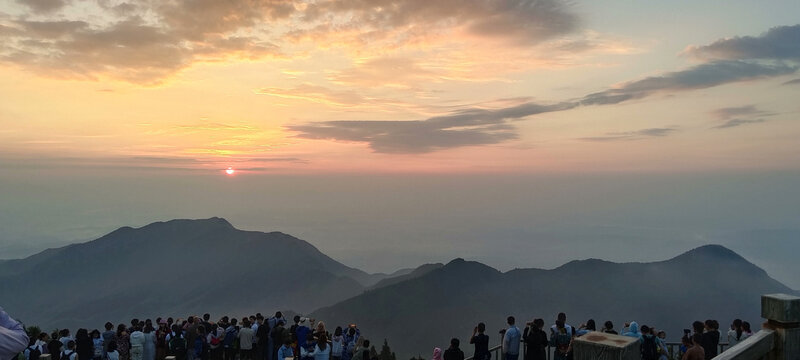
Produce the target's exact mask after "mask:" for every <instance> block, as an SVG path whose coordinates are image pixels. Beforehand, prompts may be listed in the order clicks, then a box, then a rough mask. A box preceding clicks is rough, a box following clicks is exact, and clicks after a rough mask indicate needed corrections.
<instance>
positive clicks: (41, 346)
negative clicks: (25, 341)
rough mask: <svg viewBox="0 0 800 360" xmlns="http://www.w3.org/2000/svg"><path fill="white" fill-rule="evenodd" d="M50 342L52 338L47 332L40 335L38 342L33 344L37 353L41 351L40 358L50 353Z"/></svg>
mask: <svg viewBox="0 0 800 360" xmlns="http://www.w3.org/2000/svg"><path fill="white" fill-rule="evenodd" d="M49 341H50V336H49V335H47V333H46V332H44V331H42V332H40V333H39V336H38V337H37V339H36V342H35V343H33V346H34V347H35V348H36V350H37V351H39V355H40V356H41V354H47V353H48V348H47V343H48V342H49Z"/></svg>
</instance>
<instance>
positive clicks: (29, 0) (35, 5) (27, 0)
mask: <svg viewBox="0 0 800 360" xmlns="http://www.w3.org/2000/svg"><path fill="white" fill-rule="evenodd" d="M17 3H19V4H22V5H25V6H27V7H29V8H30V9H31V10H33V11H34V12H36V13H51V12H54V11H56V10H59V9H61V8H62V7H64V6H65V5H66V4H67V2H66V1H65V0H17Z"/></svg>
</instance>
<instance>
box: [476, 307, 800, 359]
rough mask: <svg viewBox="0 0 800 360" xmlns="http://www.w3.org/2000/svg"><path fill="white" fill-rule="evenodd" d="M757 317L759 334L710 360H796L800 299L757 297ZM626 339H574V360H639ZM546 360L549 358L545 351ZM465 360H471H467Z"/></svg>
mask: <svg viewBox="0 0 800 360" xmlns="http://www.w3.org/2000/svg"><path fill="white" fill-rule="evenodd" d="M761 317H762V318H764V319H767V321H766V322H764V324H763V325H762V328H761V330H760V331H758V332H756V333H755V334H753V335H752V336H750V337H749V338H747V339H745V340H743V341H742V342H740V343H738V344H736V345H734V346H732V347H728V344H727V343H720V344H719V355H717V356H716V357H714V360H761V359H763V360H800V297H797V296H792V295H786V294H769V295H762V296H761ZM630 339H631V338H629V337H623V336H619V335H610V334H605V333H600V332H597V333H596V334H595V333H590V334H587V335H584V336H582V337H579V338H575V340H574V341H573V352H574V359H575V360H594V359H597V360H612V359H613V360H629V359H630V360H639V359H641V343H640V342H639V341H636V340H630ZM680 345H681V344H680V343H674V342H671V343H667V346H668V348H669V358H670V359H673V360H680V358H681V357H680V355H681V354H680V353H679V347H680ZM524 349H525V346H524V344H522V346H521V354H520V360H522V359H524ZM489 351H490V352H492V358H493V359H498V360H502V359H503V357H502V348H501V346H500V345H497V346H495V347H493V348H491V349H489ZM547 358H548V359H552V358H553V348H552V347H549V348H548V351H547ZM465 360H473V359H472V357H468V358H467V359H465Z"/></svg>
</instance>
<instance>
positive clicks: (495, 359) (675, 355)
mask: <svg viewBox="0 0 800 360" xmlns="http://www.w3.org/2000/svg"><path fill="white" fill-rule="evenodd" d="M681 345H682V344H681V343H679V342H667V351H668V352H669V355H667V356H668V358H669V359H670V360H680V359H681V356H682V355H683V354H682V353H681V351H680V347H681ZM728 345H729V344H728V343H719V353H718V354H722V353H723V352H724V351H725V349H726V348H728ZM520 348H521V350H522V351H521V352H520V354H519V355H520V358H519V360H524V359H525V354H526V353H527V346H525V343H524V342H520ZM554 351H555V347H552V346H550V345H547V351H546V353H547V360H550V359H552V358H553V352H554ZM489 353H490V354H492V360H504V359H503V346H502V345H495V346H493V347H491V348H489ZM464 360H475V359H474V358H473V357H472V356H469V357H467V358H465V359H464Z"/></svg>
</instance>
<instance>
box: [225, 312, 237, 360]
mask: <svg viewBox="0 0 800 360" xmlns="http://www.w3.org/2000/svg"><path fill="white" fill-rule="evenodd" d="M236 324H237V320H236V318H233V319H231V322H230V324H228V327H227V328H226V329H225V338H224V339H223V340H222V348H223V349H224V350H223V351H224V352H225V353H224V355H225V360H235V359H236V346H234V340H236V339H238V338H239V328H238V327H237V326H236Z"/></svg>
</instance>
